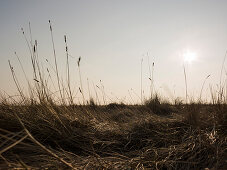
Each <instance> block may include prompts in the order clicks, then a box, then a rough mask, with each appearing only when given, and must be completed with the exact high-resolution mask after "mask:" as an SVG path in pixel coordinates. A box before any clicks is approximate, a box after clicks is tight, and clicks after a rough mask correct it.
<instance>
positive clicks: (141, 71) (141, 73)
mask: <svg viewBox="0 0 227 170" xmlns="http://www.w3.org/2000/svg"><path fill="white" fill-rule="evenodd" d="M140 69H141V70H140V98H141V104H143V58H142V59H141V65H140Z"/></svg>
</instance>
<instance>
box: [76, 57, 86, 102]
mask: <svg viewBox="0 0 227 170" xmlns="http://www.w3.org/2000/svg"><path fill="white" fill-rule="evenodd" d="M80 61H81V57H79V59H78V61H77V66H78V70H79V77H80V88H79V90H80V93H81V95H82V97H83V104H85V103H86V102H85V98H84V91H83V84H82V78H81V72H80Z"/></svg>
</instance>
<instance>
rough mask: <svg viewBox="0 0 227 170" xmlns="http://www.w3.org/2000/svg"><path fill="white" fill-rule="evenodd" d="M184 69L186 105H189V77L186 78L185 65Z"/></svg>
mask: <svg viewBox="0 0 227 170" xmlns="http://www.w3.org/2000/svg"><path fill="white" fill-rule="evenodd" d="M183 68H184V81H185V103H186V104H187V103H188V84H187V76H186V69H185V64H183Z"/></svg>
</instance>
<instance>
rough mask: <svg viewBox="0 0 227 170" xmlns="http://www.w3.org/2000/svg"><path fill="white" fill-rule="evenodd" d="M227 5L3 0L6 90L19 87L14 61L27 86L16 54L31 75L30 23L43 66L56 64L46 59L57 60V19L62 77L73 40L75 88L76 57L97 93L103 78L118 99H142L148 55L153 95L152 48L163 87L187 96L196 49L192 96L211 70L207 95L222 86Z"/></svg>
mask: <svg viewBox="0 0 227 170" xmlns="http://www.w3.org/2000/svg"><path fill="white" fill-rule="evenodd" d="M226 7H227V1H226V0H216V1H215V0H165V1H164V0H156V1H155V0H137V1H136V0H90V1H88V0H72V1H69V0H66V1H57V0H39V1H32V0H20V1H17V0H1V1H0V69H1V70H0V77H1V79H0V81H1V84H0V89H1V90H4V91H7V92H8V93H9V94H13V92H15V91H16V90H15V89H16V88H15V85H14V83H13V81H12V76H11V73H10V70H9V66H8V60H10V61H11V62H12V64H13V65H14V67H15V70H16V71H17V75H18V79H19V80H20V81H21V84H23V82H24V76H23V73H22V71H21V69H20V67H19V64H18V62H17V59H16V57H15V55H14V51H16V52H17V53H18V55H19V57H20V59H21V61H22V63H23V65H24V68H25V71H26V73H27V74H28V75H31V71H32V69H31V64H30V63H31V62H30V60H29V59H30V55H29V50H28V48H27V46H26V42H25V39H24V38H23V35H22V33H21V27H23V28H24V30H25V33H26V35H27V37H28V38H29V29H28V23H29V22H31V27H32V36H33V39H37V41H38V46H39V57H40V58H41V59H42V60H43V61H44V64H43V67H50V66H49V65H47V63H45V59H48V60H50V61H51V62H52V63H53V61H54V60H53V51H52V44H51V36H50V31H49V25H48V20H49V19H50V20H51V22H52V26H53V34H54V41H55V45H56V53H57V60H58V63H59V65H60V70H61V72H62V76H64V75H65V74H64V70H65V63H66V60H65V59H66V54H65V45H64V38H63V36H64V35H67V37H68V46H69V53H70V54H71V56H73V57H70V68H71V70H72V73H71V77H72V80H73V82H74V83H73V86H74V87H75V89H78V86H79V82H78V80H79V78H78V70H77V65H76V61H77V59H78V57H79V56H81V58H82V60H81V73H82V78H83V84H84V90H85V91H86V90H87V78H88V79H89V82H90V88H91V91H92V89H93V85H92V82H94V84H95V85H96V84H97V85H99V86H100V82H99V80H102V84H103V85H104V87H105V92H106V93H107V94H108V95H109V96H110V97H111V98H112V99H113V100H118V99H117V97H118V98H119V100H123V99H124V96H126V97H127V98H128V100H129V96H130V95H131V96H132V98H133V100H135V101H137V100H138V101H139V98H138V97H137V95H140V74H141V73H140V72H141V71H140V70H141V59H142V58H143V66H142V67H143V69H142V70H143V72H142V75H143V89H144V95H145V96H147V95H148V94H149V83H150V80H149V69H148V57H147V56H146V54H147V53H148V54H149V56H150V63H151V64H152V62H155V67H154V83H155V88H156V90H158V91H160V93H162V94H163V95H165V96H167V97H171V95H172V96H173V95H174V93H175V95H176V96H183V95H184V90H185V85H184V83H185V82H184V72H183V61H184V59H183V55H184V54H185V52H186V51H189V52H190V53H194V54H195V55H196V58H195V60H193V61H192V62H190V63H188V62H187V63H185V65H186V72H187V77H188V89H189V94H190V96H194V97H197V96H198V93H199V91H200V89H201V86H202V84H203V81H204V79H205V77H206V76H207V75H209V74H210V75H211V76H210V78H209V79H208V80H207V82H206V84H205V87H204V97H205V96H206V95H208V93H209V90H208V88H209V84H212V85H213V86H216V84H218V83H219V78H220V70H221V64H222V62H223V59H224V56H225V52H226V50H227V10H226ZM225 66H227V64H225ZM31 81H32V80H31ZM24 88H26V86H24ZM131 89H133V90H131ZM92 93H93V95H94V92H92Z"/></svg>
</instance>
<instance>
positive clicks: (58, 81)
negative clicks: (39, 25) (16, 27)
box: [49, 20, 64, 103]
mask: <svg viewBox="0 0 227 170" xmlns="http://www.w3.org/2000/svg"><path fill="white" fill-rule="evenodd" d="M49 26H50V33H51V41H52V47H53V53H54V63H55V71H56V75H57V83H58V89H59V93H60V97H61V101H62V103H64V99H63V95H62V91H61V85H60V78H59V72H58V65H57V56H56V50H55V45H54V36H53V28H52V24H51V22H50V20H49Z"/></svg>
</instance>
